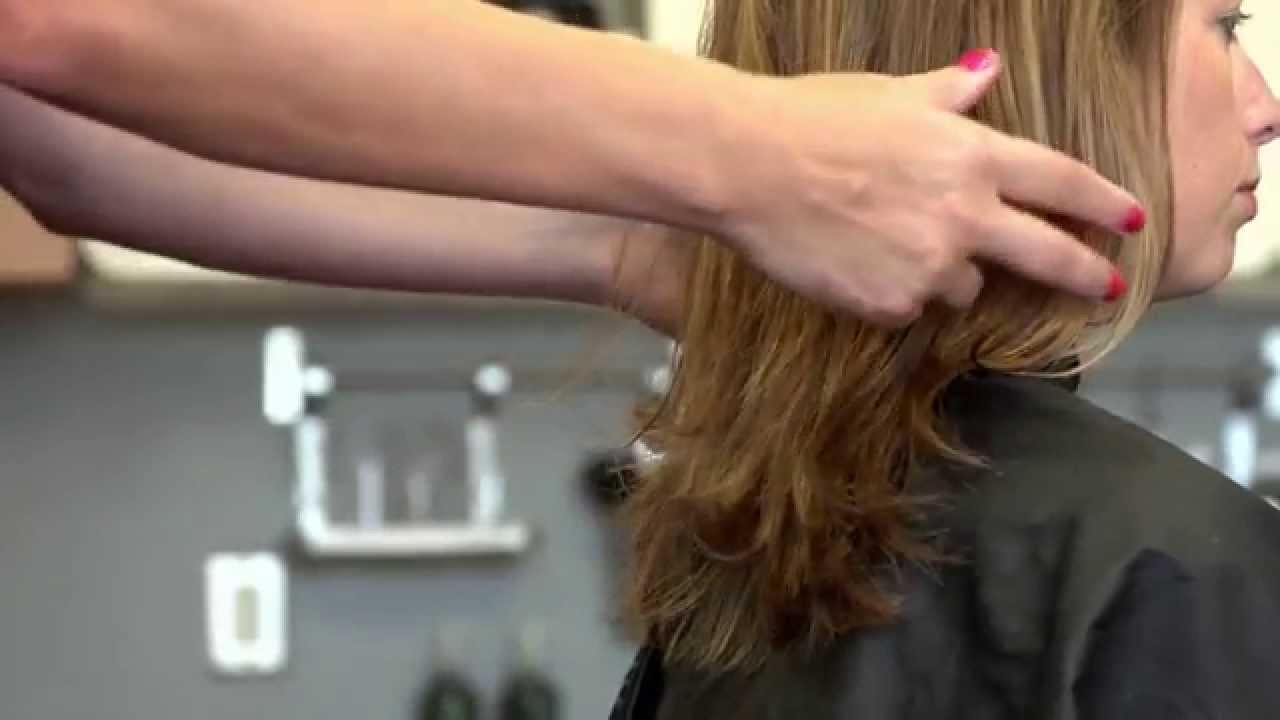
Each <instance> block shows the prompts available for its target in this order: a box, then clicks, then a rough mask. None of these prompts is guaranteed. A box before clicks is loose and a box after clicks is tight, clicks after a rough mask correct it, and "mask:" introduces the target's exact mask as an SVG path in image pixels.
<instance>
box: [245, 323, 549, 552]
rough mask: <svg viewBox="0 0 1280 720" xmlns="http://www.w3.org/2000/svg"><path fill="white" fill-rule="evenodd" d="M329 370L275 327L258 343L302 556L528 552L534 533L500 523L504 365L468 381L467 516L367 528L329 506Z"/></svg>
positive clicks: (507, 386)
mask: <svg viewBox="0 0 1280 720" xmlns="http://www.w3.org/2000/svg"><path fill="white" fill-rule="evenodd" d="M338 385H339V378H338V377H337V376H336V375H335V374H334V373H333V372H332V371H330V370H329V369H328V368H325V367H322V366H319V365H312V364H309V363H308V360H307V356H306V344H305V338H304V336H303V334H302V332H301V331H299V330H297V329H296V328H291V327H276V328H272V329H270V330H269V331H268V332H267V333H266V337H265V338H264V341H263V414H264V415H265V416H266V419H267V421H268V422H269V423H271V424H272V425H275V426H278V427H285V428H288V429H289V430H290V432H291V439H292V443H293V466H294V474H295V477H294V498H293V500H294V514H295V517H294V529H295V533H296V535H297V537H298V540H299V542H300V544H301V546H302V548H303V549H304V551H305V552H306V553H307V554H309V555H311V556H314V557H320V558H405V559H412V558H428V557H457V556H477V555H514V554H519V553H523V552H524V551H526V550H527V549H529V547H530V545H531V544H532V540H533V533H532V531H531V530H530V528H529V527H528V526H527V525H525V524H524V523H520V522H514V521H509V520H504V519H503V518H502V512H503V498H504V497H505V495H506V488H505V485H506V478H505V475H504V473H503V472H502V468H501V464H500V463H499V461H498V448H497V407H498V405H499V402H500V400H501V399H502V398H503V397H505V396H506V395H507V394H508V393H509V392H510V390H511V375H510V372H509V371H508V370H507V368H505V367H504V366H501V365H497V364H490V365H485V366H482V367H480V368H479V369H478V370H477V371H476V372H475V374H474V376H473V382H472V397H473V402H474V405H475V411H474V412H473V413H472V416H471V417H470V418H469V419H468V420H467V424H466V429H465V435H464V437H465V443H466V454H467V458H466V459H467V462H466V466H467V471H466V472H467V484H468V487H469V489H470V493H471V503H470V507H471V511H470V516H469V517H468V518H467V519H466V520H465V521H463V522H458V523H448V524H441V523H424V524H402V525H383V524H378V525H375V526H369V525H368V524H366V523H362V524H360V525H342V524H338V523H335V522H334V521H333V520H332V519H331V516H330V507H329V500H328V497H329V487H330V478H329V474H330V473H329V463H328V457H329V423H328V420H327V419H326V418H325V415H324V403H325V401H326V400H328V399H329V398H331V397H332V396H333V394H334V392H335V391H336V389H337V388H338Z"/></svg>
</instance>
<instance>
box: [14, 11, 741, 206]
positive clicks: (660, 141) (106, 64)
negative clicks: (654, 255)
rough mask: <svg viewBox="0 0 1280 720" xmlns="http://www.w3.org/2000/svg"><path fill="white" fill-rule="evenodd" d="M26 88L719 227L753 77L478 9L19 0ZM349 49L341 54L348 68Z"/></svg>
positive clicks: (198, 130)
mask: <svg viewBox="0 0 1280 720" xmlns="http://www.w3.org/2000/svg"><path fill="white" fill-rule="evenodd" d="M6 5H7V6H10V7H11V8H19V9H20V11H21V12H22V13H25V15H26V17H27V18H28V22H27V23H26V25H25V27H27V28H32V29H31V30H30V31H29V32H28V33H27V34H26V40H25V41H24V43H23V45H24V47H10V49H8V50H0V53H4V54H6V55H8V57H5V58H4V62H0V65H2V66H4V67H6V68H7V69H6V70H5V72H7V73H9V75H10V77H9V78H8V79H9V80H10V81H12V82H14V83H15V84H18V85H21V86H25V87H27V88H29V89H31V90H33V91H35V92H37V93H39V94H42V95H45V96H46V97H52V98H55V99H56V100H58V101H59V102H61V103H64V104H67V105H69V106H71V107H74V108H77V109H79V110H82V111H85V112H87V113H89V114H92V115H96V116H99V117H103V118H105V119H107V120H109V121H112V122H115V123H117V124H120V125H123V126H125V127H128V128H131V129H135V130H138V131H140V132H143V133H145V134H148V135H151V136H153V137H156V138H158V139H161V140H165V141H167V142H170V143H173V144H175V145H178V146H180V147H184V148H187V149H190V150H193V151H195V152H198V153H202V154H206V155H210V156H213V157H216V158H220V159H225V160H231V161H235V162H241V163H245V164H251V165H257V166H261V167H266V168H269V169H276V170H285V171H291V172H297V173H302V174H309V175H314V176H318V177H325V178H331V179H337V180H347V181H359V182H366V183H372V184H380V185H392V186H398V187H401V188H407V189H415V190H423V191H429V192H436V193H446V194H457V195H477V196H484V197H489V198H495V199H502V200H508V201H512V202H520V203H529V204H548V205H554V206H559V207H567V208H573V209H581V210H589V211H595V212H604V213H610V214H618V215H626V216H633V217H642V218H649V219H655V220H661V221H665V222H667V223H671V224H680V225H685V226H692V227H698V228H704V229H706V228H714V227H715V225H716V223H717V222H718V220H719V217H718V216H719V214H720V213H721V212H722V211H723V210H724V208H725V204H726V202H727V201H726V188H725V187H723V186H722V185H721V183H723V182H725V180H724V178H725V177H726V176H727V175H729V173H728V172H726V167H727V166H728V164H729V163H730V162H732V152H731V151H730V150H729V149H728V148H727V144H728V143H727V138H729V137H732V136H733V135H734V134H735V133H737V132H740V131H741V130H740V129H738V128H730V127H729V126H728V125H729V121H728V120H727V115H728V113H726V112H723V111H722V110H721V108H723V107H728V106H730V105H733V104H734V103H735V100H736V98H735V97H734V93H736V92H738V90H737V88H738V87H739V86H740V85H741V83H740V82H739V81H738V76H737V74H736V73H735V71H732V70H730V69H728V68H725V67H723V66H719V65H715V64H712V63H709V62H705V61H701V60H694V59H689V58H685V57H682V56H679V55H676V54H674V53H669V52H667V51H664V50H661V49H659V48H656V47H653V46H651V45H648V44H646V43H643V42H640V41H637V40H634V39H630V38H625V37H621V36H616V35H604V34H600V33H595V32H591V31H586V30H580V29H576V28H569V27H561V26H553V25H551V24H549V23H546V22H545V21H542V20H537V19H534V18H531V17H527V16H523V15H520V14H517V13H512V12H509V11H506V10H502V9H498V8H495V7H492V6H489V5H486V4H485V3H482V2H478V1H477V0H388V1H386V2H377V3H364V2H350V1H349V0H272V1H271V2H226V0H183V2H173V1H172V0H113V1H112V2H101V3H95V4H94V5H93V7H92V8H91V9H90V8H85V7H70V6H69V5H68V4H65V3H54V2H32V1H31V0H0V17H3V15H4V10H3V8H4V7H5V6H6ZM339 60H340V62H339Z"/></svg>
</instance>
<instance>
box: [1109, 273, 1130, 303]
mask: <svg viewBox="0 0 1280 720" xmlns="http://www.w3.org/2000/svg"><path fill="white" fill-rule="evenodd" d="M1127 292H1129V283H1127V282H1125V279H1124V276H1123V275H1121V274H1120V271H1119V270H1112V271H1111V280H1110V281H1109V282H1108V283H1107V295H1106V297H1105V298H1103V299H1104V300H1106V301H1107V302H1115V301H1117V300H1119V299H1120V298H1122V297H1124V294H1125V293H1127Z"/></svg>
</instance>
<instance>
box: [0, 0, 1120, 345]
mask: <svg viewBox="0 0 1280 720" xmlns="http://www.w3.org/2000/svg"><path fill="white" fill-rule="evenodd" d="M0 26H3V27H4V28H5V29H6V33H5V43H3V44H2V45H0V80H4V81H6V82H8V83H10V84H13V85H16V86H19V87H22V88H24V89H26V90H28V91H30V92H32V93H34V94H37V95H39V96H42V97H45V98H49V99H52V100H54V101H56V102H57V103H59V104H62V105H65V106H69V107H71V108H74V109H77V110H79V111H81V112H84V113H86V114H88V115H90V116H93V117H97V118H101V119H104V120H106V121H108V122H110V123H113V124H117V125H120V126H123V127H125V128H127V129H131V130H134V131H137V132H140V133H142V134H145V135H147V136H150V137H153V138H156V139H158V140H161V141H163V142H165V143H168V144H172V145H176V146H178V147H182V148H184V149H187V150H189V151H192V152H194V153H197V154H200V155H204V156H207V157H211V158H214V159H218V160H224V161H230V162H234V163H238V164H245V165H251V166H256V167H260V168H263V169H266V170H275V171H287V172H289V173H293V174H301V175H307V176H312V177H316V178H320V179H328V180H338V181H352V182H358V183H363V184H368V185H377V186H384V187H391V188H399V189H405V190H414V191H420V192H425V193H432V194H437V195H451V196H466V197H477V198H485V199H489V200H499V201H506V202H510V203H519V204H527V205H538V206H545V207H556V208H563V209H567V210H572V211H579V212H590V213H593V214H600V215H609V216H616V217H620V218H629V219H634V220H641V221H647V222H653V223H659V224H664V225H668V226H675V227H681V228H687V229H691V230H695V231H699V232H703V233H706V234H708V235H710V236H712V237H715V238H717V239H719V240H721V241H723V242H724V243H726V244H727V245H728V246H730V247H731V248H733V249H735V250H737V251H739V252H741V253H743V254H744V255H745V256H746V257H747V258H749V259H750V260H751V261H752V262H754V263H755V264H756V265H757V266H759V267H760V268H761V269H762V270H764V271H765V272H766V273H768V274H769V275H770V276H771V277H773V278H774V279H776V280H778V281H779V282H782V283H783V284H785V285H787V286H789V287H791V288H792V289H794V290H796V291H797V292H800V293H802V294H805V295H807V296H809V297H811V298H814V299H816V300H818V301H821V302H824V303H827V304H829V305H832V306H834V307H837V308H841V309H844V310H847V311H850V312H852V313H855V314H857V315H859V316H860V317H863V318H865V319H867V320H869V321H872V322H876V323H882V324H885V325H890V326H898V325H902V324H905V323H908V322H910V321H911V320H913V319H914V318H916V317H917V316H918V315H919V313H920V312H921V309H922V308H923V307H924V305H925V304H926V303H928V302H930V301H932V300H941V301H943V302H946V303H949V304H951V305H954V306H957V307H964V306H966V305H968V304H970V303H971V302H972V301H973V299H974V298H975V297H976V295H977V293H978V292H979V290H980V289H981V285H982V277H981V275H980V273H979V270H978V264H979V261H985V262H994V263H998V264H1002V265H1004V266H1007V267H1009V268H1012V269H1013V270H1015V271H1018V272H1021V273H1023V274H1025V275H1027V276H1028V277H1031V278H1034V279H1037V280H1040V281H1042V282H1044V283H1047V284H1049V285H1051V286H1054V287H1059V288H1062V289H1064V290H1067V291H1071V292H1074V293H1077V294H1080V295H1082V296H1086V297H1090V298H1095V299H1102V298H1103V297H1104V296H1106V295H1107V294H1108V291H1109V290H1110V289H1113V288H1114V286H1115V283H1114V277H1115V276H1114V269H1113V268H1112V267H1111V265H1110V264H1109V263H1108V262H1107V261H1106V260H1105V259H1103V258H1101V257H1099V256H1098V255H1096V254H1095V253H1093V252H1092V251H1090V250H1088V249H1087V248H1085V247H1083V246H1082V245H1081V244H1080V243H1078V242H1077V241H1076V240H1075V239H1074V238H1073V237H1072V236H1071V235H1069V234H1068V233H1066V232H1064V231H1063V230H1061V229H1059V228H1056V227H1053V226H1051V225H1049V224H1047V223H1045V222H1042V221H1040V220H1038V219H1036V218H1035V217H1034V216H1032V215H1031V214H1030V213H1028V212H1025V211H1023V210H1021V209H1019V208H1032V209H1039V210H1045V211H1049V212H1052V213H1054V214H1057V215H1062V216H1067V217H1072V218H1077V219H1079V220H1082V221H1084V222H1088V223H1091V224H1095V225H1098V226H1102V227H1105V228H1108V229H1111V230H1113V231H1116V232H1121V231H1123V229H1125V228H1126V226H1127V225H1128V224H1129V221H1130V220H1131V218H1132V217H1133V210H1134V208H1135V207H1136V206H1137V201H1136V200H1135V198H1133V197H1132V196H1131V195H1130V194H1128V193H1127V192H1125V191H1123V190H1121V189H1119V188H1116V187H1114V186H1113V185H1111V184H1110V183H1107V182H1105V181H1104V180H1102V179H1101V178H1100V177H1098V176H1097V175H1096V174H1095V173H1094V172H1092V171H1091V170H1089V169H1087V168H1085V167H1084V166H1083V165H1081V164H1079V163H1077V162H1075V161H1073V160H1069V159H1067V158H1066V157H1064V156H1062V155H1059V154H1057V153H1054V152H1052V151H1050V150H1048V149H1045V148H1043V147H1039V146H1036V145H1033V144H1031V143H1027V142H1023V141H1017V140H1014V139H1012V138H1009V137H1007V136H1004V135H1001V134H999V133H997V132H995V131H993V130H990V129H988V128H984V127H981V126H979V125H977V124H975V123H972V122H970V121H968V120H966V119H964V118H963V117H961V116H960V115H959V114H958V113H957V112H956V111H958V110H963V109H964V108H966V107H967V106H968V105H969V104H971V103H973V102H974V101H975V100H976V99H977V98H978V97H979V96H980V95H981V93H982V92H983V91H984V90H985V89H986V88H987V87H988V86H989V85H990V83H991V81H992V80H993V79H994V77H995V75H996V73H998V72H999V71H1000V67H999V58H998V57H995V56H992V57H990V58H989V62H986V63H983V64H982V67H980V68H978V69H965V68H963V67H960V66H957V67H953V68H946V69H940V70H938V71H937V72H934V73H931V74H928V75H920V76H915V77H907V78H888V77H882V76H874V75H828V76H810V77H802V78H787V79H779V78H764V77H755V76H749V75H746V74H743V73H739V72H737V71H734V70H732V69H730V68H727V67H725V66H722V65H718V64H714V63H711V62H708V61H704V60H698V59H692V58H685V57H681V56H677V55H675V54H672V53H669V52H665V51H662V50H660V49H658V48H655V47H651V46H649V45H646V44H644V43H642V42H639V41H636V40H633V39H628V38H623V37H619V36H612V35H605V34H600V33H594V32H590V31H586V30H580V29H575V28H568V27H561V26H556V25H553V24H551V23H548V22H545V21H543V20H540V19H537V18H533V17H528V16H525V15H521V14H518V13H511V12H508V11H504V10H500V9H497V8H494V7H492V6H489V5H487V4H485V3H482V2H478V1H477V0H449V1H448V2H444V1H441V0H435V1H431V0H427V1H424V0H387V1H385V2H377V3H364V2H349V1H348V0H270V1H269V2H226V1H225V0H100V1H99V2H95V3H92V4H91V5H90V6H86V5H84V4H83V3H79V4H76V3H62V2H49V1H48V0H0ZM975 208H978V209H980V211H975V210H974V209H975ZM206 241H207V242H214V243H216V242H222V241H221V240H219V239H217V238H212V237H210V238H206ZM298 242H301V241H298ZM353 242H354V241H353ZM293 247H294V248H295V250H297V249H298V248H297V246H296V245H294V246H293ZM157 249H160V250H163V248H157ZM191 250H192V248H186V250H185V252H190V251H191ZM366 250H367V249H366ZM381 251H383V252H386V251H390V252H396V251H393V250H389V249H388V248H383V249H382V250H381ZM443 251H444V252H448V251H449V249H448V248H444V249H443ZM198 252H200V253H205V254H217V253H218V252H219V251H217V250H214V249H201V250H199V251H198ZM271 252H274V251H271ZM351 252H355V251H351ZM295 254H296V257H295V259H294V260H293V261H290V267H292V269H293V270H294V271H296V272H308V273H310V274H312V275H313V276H319V275H320V274H321V273H320V272H319V271H318V270H317V269H311V270H304V269H301V265H302V264H305V263H306V262H307V261H308V260H307V253H306V252H298V253H295ZM367 262H374V261H373V260H368V261H367ZM379 262H381V260H379ZM279 263H280V259H279V258H278V257H277V258H276V259H275V260H273V261H271V262H270V263H267V264H269V265H272V266H275V265H277V264H279ZM491 277H493V276H492V275H491ZM334 281H337V282H341V281H342V279H341V278H334ZM505 282H506V281H500V282H498V286H501V285H503V284H504V283H505ZM589 282H592V281H585V283H589ZM495 289H499V288H495ZM481 291H483V288H481Z"/></svg>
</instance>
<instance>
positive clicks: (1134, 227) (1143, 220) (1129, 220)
mask: <svg viewBox="0 0 1280 720" xmlns="http://www.w3.org/2000/svg"><path fill="white" fill-rule="evenodd" d="M1146 226H1147V211H1146V210H1143V209H1142V208H1141V207H1139V206H1137V205H1134V206H1133V207H1132V208H1130V209H1129V213H1128V214H1127V215H1125V216H1124V223H1123V224H1122V225H1121V226H1120V229H1121V230H1124V231H1125V232H1126V233H1136V232H1140V231H1141V230H1142V229H1143V228H1145V227H1146Z"/></svg>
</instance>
